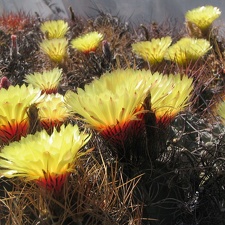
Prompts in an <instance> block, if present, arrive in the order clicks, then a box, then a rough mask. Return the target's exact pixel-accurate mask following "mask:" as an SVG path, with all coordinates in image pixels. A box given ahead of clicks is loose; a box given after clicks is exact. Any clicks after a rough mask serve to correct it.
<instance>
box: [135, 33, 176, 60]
mask: <svg viewBox="0 0 225 225" xmlns="http://www.w3.org/2000/svg"><path fill="white" fill-rule="evenodd" d="M171 43H172V39H171V37H169V36H167V37H162V38H158V39H155V38H153V39H152V40H151V41H141V42H137V43H134V44H132V50H133V52H134V53H135V54H137V55H139V56H140V57H142V58H143V59H144V60H145V61H147V62H149V63H150V64H157V63H160V62H162V60H163V58H164V55H165V52H166V50H167V48H168V47H169V46H170V44H171Z"/></svg>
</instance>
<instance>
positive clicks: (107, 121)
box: [65, 69, 151, 142]
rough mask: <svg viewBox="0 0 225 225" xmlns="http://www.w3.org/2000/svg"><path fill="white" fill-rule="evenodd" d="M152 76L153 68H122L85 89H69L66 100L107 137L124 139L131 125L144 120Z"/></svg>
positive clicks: (115, 140)
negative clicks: (142, 117) (146, 69)
mask: <svg viewBox="0 0 225 225" xmlns="http://www.w3.org/2000/svg"><path fill="white" fill-rule="evenodd" d="M150 78H151V72H149V71H135V70H132V69H126V70H120V69H118V70H115V71H113V72H111V73H105V74H103V75H102V76H101V77H100V79H99V80H94V81H93V82H92V83H90V84H88V85H85V87H84V90H83V89H81V88H78V89H77V93H74V92H72V91H68V92H67V93H66V95H65V103H66V105H67V107H68V108H69V109H70V110H71V111H72V112H74V113H77V114H79V115H81V116H82V117H83V118H84V120H85V121H86V122H87V123H88V124H90V125H91V126H92V127H93V128H94V129H96V130H98V131H99V132H100V133H101V134H102V135H103V136H104V137H106V138H110V140H111V141H114V142H117V141H119V142H120V141H124V140H125V139H126V135H127V133H129V132H128V130H129V128H130V126H131V124H133V123H135V122H136V123H140V122H141V118H140V117H141V115H143V112H144V110H143V105H142V104H143V101H144V99H145V98H146V96H147V94H148V91H149V87H150V85H151V79H150ZM137 132H138V131H137Z"/></svg>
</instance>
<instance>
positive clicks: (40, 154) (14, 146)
mask: <svg viewBox="0 0 225 225" xmlns="http://www.w3.org/2000/svg"><path fill="white" fill-rule="evenodd" d="M90 137H91V136H90V135H89V134H86V133H84V132H83V133H80V131H79V128H78V126H77V125H75V126H72V125H70V124H69V125H68V126H66V127H65V126H62V127H61V129H60V132H57V131H56V130H54V131H53V133H52V134H51V135H50V136H49V135H48V133H47V132H46V131H45V130H43V131H41V132H37V133H35V134H34V135H27V137H26V138H22V139H21V140H20V141H19V142H13V143H11V144H10V145H8V146H6V147H4V148H3V149H2V151H1V153H0V157H1V159H0V165H1V168H2V170H0V174H1V175H2V176H5V177H8V178H12V177H24V178H26V180H35V181H36V182H37V183H38V184H39V185H40V186H42V187H44V188H46V189H48V190H54V191H60V189H61V187H62V185H63V183H64V181H65V179H66V177H67V175H68V174H69V173H70V172H71V171H72V170H73V169H74V163H75V162H76V160H77V159H78V158H79V157H80V156H82V155H84V154H85V153H81V152H79V150H80V148H81V147H82V146H84V145H85V144H86V143H87V142H88V141H89V139H90Z"/></svg>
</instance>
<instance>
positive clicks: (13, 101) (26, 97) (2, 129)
mask: <svg viewBox="0 0 225 225" xmlns="http://www.w3.org/2000/svg"><path fill="white" fill-rule="evenodd" d="M40 94H41V90H40V89H37V88H33V86H31V85H29V86H28V87H26V86H25V85H22V86H21V87H20V86H18V85H17V86H12V85H11V86H9V88H8V89H7V90H6V89H4V88H2V89H0V140H1V141H2V142H3V143H9V142H11V141H18V140H20V138H21V136H25V135H26V134H27V132H28V128H29V119H28V115H27V110H28V107H29V106H30V105H31V104H33V103H34V102H36V101H37V100H38V98H39V96H40Z"/></svg>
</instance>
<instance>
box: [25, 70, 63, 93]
mask: <svg viewBox="0 0 225 225" xmlns="http://www.w3.org/2000/svg"><path fill="white" fill-rule="evenodd" d="M62 76H63V74H62V69H59V68H54V69H53V70H49V71H43V72H42V73H38V72H36V73H33V74H28V75H26V76H25V80H24V81H25V82H26V83H28V84H31V85H33V86H34V87H37V88H39V89H41V90H42V93H47V94H51V93H53V94H55V93H57V91H58V87H59V83H60V81H61V80H62Z"/></svg>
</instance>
